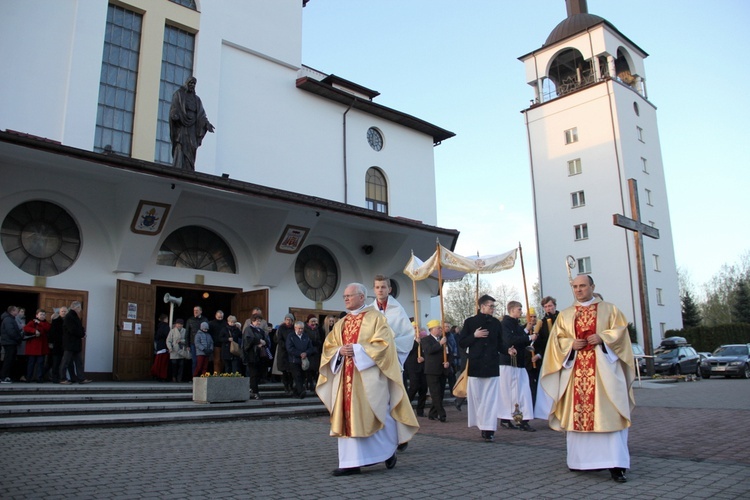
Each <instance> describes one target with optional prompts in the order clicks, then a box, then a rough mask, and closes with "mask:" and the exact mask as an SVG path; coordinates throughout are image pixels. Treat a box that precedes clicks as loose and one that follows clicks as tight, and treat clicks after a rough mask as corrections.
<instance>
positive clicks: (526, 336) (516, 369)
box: [498, 300, 536, 432]
mask: <svg viewBox="0 0 750 500" xmlns="http://www.w3.org/2000/svg"><path fill="white" fill-rule="evenodd" d="M522 310H523V306H522V305H521V303H520V302H517V301H515V300H511V301H510V302H508V314H506V315H505V316H504V317H503V320H502V322H501V323H502V326H503V334H502V339H503V346H502V350H501V352H500V398H499V399H500V413H499V414H498V416H499V417H500V426H501V427H503V428H505V429H516V428H518V429H521V430H522V431H527V432H534V431H535V429H534V428H533V427H531V426H530V425H529V418H534V405H533V403H532V402H531V388H530V387H529V374H528V373H526V363H525V362H526V348H527V347H528V346H529V345H531V342H533V341H534V340H536V335H534V334H532V332H530V331H526V330H525V329H524V327H523V326H521V323H520V321H519V318H520V317H521V312H522ZM529 328H531V327H530V326H529ZM516 411H520V412H521V413H522V414H523V415H522V417H523V418H522V419H521V423H520V425H519V426H516V425H515V424H514V423H513V417H514V414H515V413H516Z"/></svg>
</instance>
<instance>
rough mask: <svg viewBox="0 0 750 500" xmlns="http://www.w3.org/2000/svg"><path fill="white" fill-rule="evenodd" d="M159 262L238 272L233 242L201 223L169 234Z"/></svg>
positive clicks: (157, 258) (206, 269)
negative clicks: (228, 241) (202, 225)
mask: <svg viewBox="0 0 750 500" xmlns="http://www.w3.org/2000/svg"><path fill="white" fill-rule="evenodd" d="M156 263H157V264H158V265H160V266H172V267H180V268H184V269H200V270H202V271H216V272H219V273H231V274H235V273H236V272H237V267H236V266H235V263H234V256H233V255H232V251H231V250H230V249H229V245H227V244H226V242H225V241H224V240H223V239H222V238H221V236H219V235H218V234H216V233H215V232H213V231H211V230H210V229H206V228H203V227H200V226H183V227H181V228H179V229H177V230H175V231H173V232H172V233H171V234H170V235H169V236H167V239H166V240H164V243H162V245H161V248H159V254H158V255H157V257H156Z"/></svg>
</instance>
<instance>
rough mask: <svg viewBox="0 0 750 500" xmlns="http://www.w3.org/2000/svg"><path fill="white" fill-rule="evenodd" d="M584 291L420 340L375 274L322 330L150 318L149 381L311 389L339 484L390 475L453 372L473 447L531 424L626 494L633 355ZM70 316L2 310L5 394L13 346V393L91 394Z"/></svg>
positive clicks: (489, 310) (198, 315)
mask: <svg viewBox="0 0 750 500" xmlns="http://www.w3.org/2000/svg"><path fill="white" fill-rule="evenodd" d="M594 288H595V285H594V281H593V278H592V277H591V276H589V275H581V276H578V277H576V278H575V279H574V280H573V282H572V289H573V292H574V295H575V299H576V301H575V303H574V304H573V305H572V306H571V307H569V308H567V309H565V310H564V311H562V312H558V311H557V301H556V300H555V299H554V298H553V297H549V296H548V297H544V298H543V299H542V304H541V305H542V308H543V309H544V316H543V317H542V318H537V314H536V311H535V310H533V308H532V309H531V310H529V311H528V313H527V315H526V317H525V319H526V320H525V321H522V319H523V316H524V315H523V306H522V304H521V303H519V302H517V301H511V302H509V303H508V304H507V306H506V311H507V314H505V315H504V316H503V317H502V318H499V317H497V316H496V315H495V308H496V304H495V302H496V301H495V299H494V298H492V297H491V296H489V295H484V296H482V297H480V298H479V300H478V303H477V306H478V307H477V314H476V315H474V316H472V317H470V318H467V319H466V320H465V322H464V323H463V325H462V327H460V328H459V327H458V326H451V325H449V324H447V323H442V322H441V321H439V320H437V319H433V320H430V321H428V322H427V325H426V328H425V329H423V330H421V331H417V330H418V328H417V324H416V323H414V322H413V321H411V319H410V318H409V316H408V315H407V313H406V311H405V310H404V308H403V307H402V306H401V304H399V303H398V301H397V300H396V299H395V298H394V297H393V296H392V295H391V287H390V280H389V279H388V278H387V277H385V276H382V275H377V276H375V278H374V280H373V292H374V294H375V301H374V302H372V303H370V304H367V303H366V302H367V300H366V298H367V289H366V287H365V286H364V285H362V284H360V283H351V284H349V285H348V286H347V287H346V288H345V291H344V295H343V299H344V305H345V308H346V311H344V312H342V313H341V314H340V315H338V316H332V315H329V316H326V317H325V318H324V319H323V321H322V324H321V322H320V318H319V317H318V316H316V315H314V314H310V315H309V316H308V317H307V318H306V319H305V321H302V320H301V319H297V318H295V317H294V315H292V314H287V315H285V317H284V319H283V321H282V322H281V323H280V324H279V325H278V326H277V327H276V328H274V327H273V325H272V324H270V323H268V322H267V321H266V319H265V318H264V317H263V315H262V311H261V309H260V308H255V309H253V311H252V314H251V316H250V318H248V319H246V320H245V322H244V323H243V324H242V325H241V324H240V322H239V321H238V319H237V318H236V317H235V316H233V315H229V316H228V317H227V318H226V319H224V312H223V311H216V312H215V313H214V319H212V320H209V319H208V318H207V317H205V316H204V315H203V310H202V308H201V307H200V306H195V307H194V308H193V316H192V317H190V318H188V319H187V320H186V321H184V320H182V319H176V320H175V321H174V322H173V324H172V325H169V324H168V321H169V320H168V317H167V316H166V315H161V316H160V317H159V320H158V322H157V327H156V330H155V335H154V349H155V357H154V363H153V366H152V369H151V373H152V375H153V377H154V378H155V379H159V380H164V381H167V380H172V381H173V382H181V381H186V380H188V379H189V378H190V377H197V376H201V375H202V374H204V373H205V372H212V373H213V372H216V373H229V374H235V373H239V374H241V375H245V376H247V377H249V379H250V387H249V390H250V395H251V397H252V398H254V399H260V398H261V396H260V387H259V386H260V384H261V383H263V382H265V381H269V380H271V379H272V378H276V379H277V380H279V381H281V382H282V383H283V386H284V391H285V394H286V395H288V396H290V397H297V398H300V399H303V398H305V397H306V396H307V394H308V391H315V393H317V396H318V397H319V398H320V400H321V401H322V402H323V403H324V404H325V406H326V408H327V409H328V410H329V412H330V414H331V430H330V434H331V436H334V437H337V438H338V452H339V467H338V468H337V469H335V470H334V471H333V475H334V476H346V475H351V474H359V473H360V472H361V468H362V467H364V466H368V465H373V464H376V463H379V462H383V463H385V466H386V467H387V468H388V469H391V468H393V467H395V465H396V462H397V455H396V451H404V450H405V449H406V448H407V446H408V444H409V441H410V440H411V438H412V436H413V435H414V434H415V433H416V432H417V430H418V428H419V423H418V419H417V418H418V417H426V418H428V419H430V420H437V421H439V422H446V421H447V414H446V411H445V408H444V394H445V392H446V390H448V391H450V390H451V389H452V388H453V386H454V384H456V380H457V379H458V378H459V375H461V374H462V372H464V371H465V373H464V375H465V378H466V390H465V397H456V398H455V400H454V403H453V404H454V405H455V406H456V409H457V410H459V411H462V408H463V406H464V405H466V406H467V412H466V414H467V423H468V426H469V427H477V428H478V429H479V431H480V434H481V437H482V439H483V440H484V441H487V442H492V441H493V440H494V437H495V432H496V431H497V429H498V427H500V428H502V429H507V430H517V431H524V432H534V431H535V430H536V429H534V427H532V426H531V425H530V422H529V421H530V420H532V419H534V418H537V419H544V420H547V421H548V424H549V426H550V427H551V428H552V429H554V430H558V431H563V432H565V433H566V439H567V456H568V458H567V460H568V467H569V468H570V469H571V470H602V469H609V471H610V474H611V477H612V479H613V480H614V481H616V482H625V481H626V477H625V474H624V472H625V470H626V469H628V468H629V466H630V455H629V451H628V445H627V440H628V428H629V427H630V423H631V421H630V411H631V410H632V408H633V406H634V399H633V393H632V388H631V385H632V382H633V378H634V373H635V372H634V357H633V352H632V346H631V343H630V337H629V334H628V331H627V321H626V319H625V317H624V316H623V314H622V313H621V312H620V311H619V310H618V309H617V308H616V307H615V306H614V305H613V304H610V303H607V302H604V301H603V300H602V298H601V296H600V295H598V294H595V293H594ZM80 315H81V303H80V302H73V303H72V304H71V306H70V308H66V307H61V308H59V309H57V310H56V311H54V313H53V315H52V318H51V320H52V321H51V322H48V321H47V311H45V310H43V309H39V310H37V311H36V313H35V315H34V318H33V319H32V320H30V321H28V322H27V321H25V318H24V311H23V310H20V309H19V308H18V307H16V306H10V307H8V309H7V310H6V311H5V312H4V313H3V314H2V318H1V323H0V344H2V348H3V351H4V358H3V363H2V368H1V369H0V382H2V383H11V382H12V380H11V378H10V369H11V367H12V365H13V363H14V360H15V358H16V355H17V349H18V346H19V345H21V344H22V342H25V355H26V358H27V371H26V375H25V377H24V380H25V381H27V382H32V381H34V382H39V381H42V380H44V379H45V378H46V379H48V380H50V381H52V382H57V383H60V384H72V383H74V382H78V383H81V384H86V383H89V382H91V380H89V379H87V378H85V376H84V375H83V362H82V342H83V339H84V338H85V336H86V331H85V328H84V327H83V325H82V324H81V319H80ZM462 378H463V377H462ZM428 394H429V395H430V401H431V407H430V409H429V412H428V413H427V414H425V406H426V404H427V395H428ZM413 401H416V407H415V408H413V407H412V402H413ZM415 410H416V411H415ZM498 424H499V425H498Z"/></svg>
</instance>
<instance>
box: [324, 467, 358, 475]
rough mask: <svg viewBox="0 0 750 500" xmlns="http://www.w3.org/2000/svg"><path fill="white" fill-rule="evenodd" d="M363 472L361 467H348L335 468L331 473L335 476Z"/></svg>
mask: <svg viewBox="0 0 750 500" xmlns="http://www.w3.org/2000/svg"><path fill="white" fill-rule="evenodd" d="M360 472H362V471H361V470H359V467H348V468H346V469H335V470H334V471H333V472H332V473H331V474H332V475H334V476H351V475H352V474H359V473H360Z"/></svg>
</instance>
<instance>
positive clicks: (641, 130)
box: [635, 127, 645, 142]
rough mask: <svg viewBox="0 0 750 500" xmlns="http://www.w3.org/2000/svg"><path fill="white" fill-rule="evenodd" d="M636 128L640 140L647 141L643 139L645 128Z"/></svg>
mask: <svg viewBox="0 0 750 500" xmlns="http://www.w3.org/2000/svg"><path fill="white" fill-rule="evenodd" d="M635 129H636V134H637V135H638V140H639V141H641V142H645V141H644V140H643V129H642V128H641V127H635Z"/></svg>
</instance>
